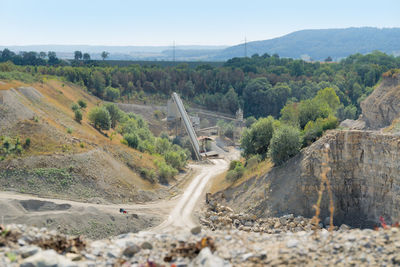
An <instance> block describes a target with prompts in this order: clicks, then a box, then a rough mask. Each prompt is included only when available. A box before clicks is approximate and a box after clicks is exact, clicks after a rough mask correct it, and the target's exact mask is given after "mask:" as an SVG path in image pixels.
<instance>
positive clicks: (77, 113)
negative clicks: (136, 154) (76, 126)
mask: <svg viewBox="0 0 400 267" xmlns="http://www.w3.org/2000/svg"><path fill="white" fill-rule="evenodd" d="M75 120H76V121H77V122H78V123H81V121H82V111H80V110H79V109H77V110H75Z"/></svg>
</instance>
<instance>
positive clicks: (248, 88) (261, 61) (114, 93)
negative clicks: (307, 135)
mask: <svg viewBox="0 0 400 267" xmlns="http://www.w3.org/2000/svg"><path fill="white" fill-rule="evenodd" d="M5 50H6V49H5ZM77 52H79V51H77ZM20 57H21V56H20ZM9 58H10V57H9V52H6V53H4V50H3V52H2V54H1V58H0V61H7V59H9ZM76 58H77V61H79V59H80V54H79V53H77V57H76ZM82 58H83V55H82ZM13 62H14V61H13ZM27 62H28V61H27ZM105 62H107V61H105ZM14 63H15V62H14ZM100 63H102V62H100ZM33 65H35V64H33ZM35 66H36V67H35V68H28V69H27V70H28V71H29V72H31V73H32V74H42V75H56V76H61V77H64V78H65V79H66V80H68V81H70V82H73V83H77V84H79V85H81V86H84V87H86V88H87V89H88V90H89V91H90V92H92V93H93V94H94V95H96V96H98V97H100V98H102V99H106V100H110V101H131V100H138V101H145V100H148V99H150V100H151V99H152V98H153V97H157V98H158V99H159V98H168V97H169V95H170V94H171V93H172V92H174V91H175V92H178V93H179V94H180V95H181V96H182V97H183V98H184V99H186V100H187V101H189V102H192V103H195V104H198V105H201V106H204V107H205V108H207V109H209V110H215V111H220V112H228V113H232V114H234V113H235V112H236V110H237V109H238V108H239V107H241V108H243V110H244V115H245V117H249V116H254V117H256V118H259V117H267V116H269V115H271V116H274V117H276V118H277V117H279V116H280V110H281V109H282V108H283V107H284V106H285V104H286V103H288V102H293V103H296V102H300V101H302V100H306V99H311V98H313V97H314V96H315V95H316V94H317V92H318V91H319V90H321V89H324V88H326V87H330V88H333V89H334V91H335V93H336V94H337V96H338V97H339V99H340V102H341V104H342V106H341V107H339V111H338V117H339V119H341V120H342V119H346V118H351V119H354V118H356V117H357V116H358V115H359V114H360V102H361V101H362V100H363V99H365V97H366V96H368V95H369V94H370V93H371V92H372V90H373V87H374V85H375V84H376V83H377V82H378V81H379V79H380V77H381V75H382V73H384V72H386V71H388V70H389V69H393V68H400V57H394V56H390V55H386V54H384V53H381V52H378V51H375V52H373V53H371V54H367V55H361V54H355V55H351V56H349V57H347V58H345V59H343V60H341V61H340V62H338V63H335V62H306V61H303V60H294V59H290V58H280V57H279V56H278V55H276V54H274V55H272V56H271V55H269V54H264V55H262V56H259V55H257V54H255V55H253V56H252V57H246V58H233V59H230V60H228V61H227V62H225V63H224V65H223V66H222V67H213V66H211V65H208V64H203V65H201V66H198V67H197V68H195V69H193V68H189V67H188V65H186V64H179V65H177V66H172V67H161V66H155V65H145V66H139V65H135V64H132V65H129V66H126V67H118V66H109V65H107V64H106V63H104V64H102V65H98V64H97V63H94V64H75V65H74V64H73V63H72V65H71V66H66V65H63V64H59V65H57V64H53V65H52V64H47V65H43V66H40V65H35Z"/></svg>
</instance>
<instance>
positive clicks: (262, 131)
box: [240, 116, 275, 158]
mask: <svg viewBox="0 0 400 267" xmlns="http://www.w3.org/2000/svg"><path fill="white" fill-rule="evenodd" d="M274 123H275V120H274V118H273V117H271V116H269V117H267V118H260V119H258V121H257V122H255V123H254V124H253V125H252V126H251V128H250V129H246V130H245V131H244V132H243V135H242V139H241V144H240V146H241V147H242V148H243V155H244V156H245V157H246V158H248V157H249V156H251V155H256V154H258V155H261V157H262V158H265V157H266V155H267V152H268V148H269V143H270V140H271V138H272V135H273V133H274Z"/></svg>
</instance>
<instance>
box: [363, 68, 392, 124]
mask: <svg viewBox="0 0 400 267" xmlns="http://www.w3.org/2000/svg"><path fill="white" fill-rule="evenodd" d="M361 109H362V114H363V119H364V120H365V122H366V124H367V126H368V127H370V128H371V129H378V128H382V127H386V126H388V125H390V124H391V123H392V121H393V120H394V119H395V118H398V117H399V115H400V75H399V74H397V75H394V76H392V77H384V78H383V79H382V82H381V83H380V84H379V85H378V86H377V87H376V88H375V90H374V91H373V92H372V94H371V95H370V96H369V97H368V98H367V99H365V100H364V101H363V102H361Z"/></svg>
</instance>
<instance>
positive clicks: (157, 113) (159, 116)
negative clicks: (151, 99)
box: [153, 109, 163, 120]
mask: <svg viewBox="0 0 400 267" xmlns="http://www.w3.org/2000/svg"><path fill="white" fill-rule="evenodd" d="M153 115H154V118H156V119H158V120H161V119H162V118H163V112H162V111H161V110H158V109H157V110H155V111H154V113H153Z"/></svg>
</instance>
